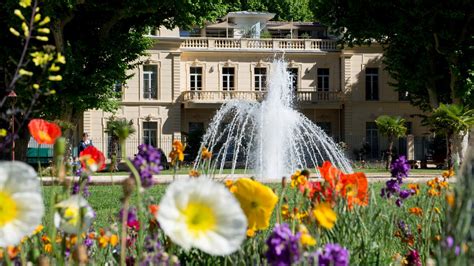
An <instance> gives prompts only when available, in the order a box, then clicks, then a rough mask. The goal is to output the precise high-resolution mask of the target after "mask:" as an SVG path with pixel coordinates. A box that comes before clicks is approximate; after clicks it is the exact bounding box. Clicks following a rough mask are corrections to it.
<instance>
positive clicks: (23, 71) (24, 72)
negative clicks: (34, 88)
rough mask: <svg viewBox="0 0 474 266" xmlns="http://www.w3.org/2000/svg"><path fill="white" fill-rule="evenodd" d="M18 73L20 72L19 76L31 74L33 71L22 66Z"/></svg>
mask: <svg viewBox="0 0 474 266" xmlns="http://www.w3.org/2000/svg"><path fill="white" fill-rule="evenodd" d="M18 74H20V76H30V77H31V76H33V72H31V71H27V70H25V69H23V68H20V71H18Z"/></svg>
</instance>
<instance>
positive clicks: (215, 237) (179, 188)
mask: <svg viewBox="0 0 474 266" xmlns="http://www.w3.org/2000/svg"><path fill="white" fill-rule="evenodd" d="M156 218H157V220H158V222H159V223H160V226H161V228H162V229H163V231H164V232H165V234H166V235H167V236H169V238H170V239H171V240H172V241H173V242H174V243H176V244H178V245H180V246H181V247H182V248H183V249H185V250H189V249H190V248H191V247H195V248H198V249H200V250H202V251H204V252H206V253H208V254H211V255H228V254H231V253H232V252H234V251H236V250H237V249H238V248H239V247H240V244H242V241H243V240H244V239H245V238H246V231H247V218H246V217H245V214H244V212H243V211H242V209H241V208H240V204H239V202H238V201H237V200H236V199H235V197H234V196H233V195H232V194H231V193H230V192H229V190H227V189H226V188H225V186H224V185H223V184H220V183H216V182H213V181H212V180H210V179H207V178H198V179H187V180H178V181H175V182H173V183H171V184H170V185H169V186H168V188H167V190H166V193H165V195H164V196H163V198H162V200H161V202H160V211H159V212H158V215H157V217H156Z"/></svg>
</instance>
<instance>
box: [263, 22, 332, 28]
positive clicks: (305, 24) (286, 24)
mask: <svg viewBox="0 0 474 266" xmlns="http://www.w3.org/2000/svg"><path fill="white" fill-rule="evenodd" d="M309 27H323V25H321V24H320V23H319V22H299V21H298V22H288V21H268V22H267V28H268V29H298V28H309Z"/></svg>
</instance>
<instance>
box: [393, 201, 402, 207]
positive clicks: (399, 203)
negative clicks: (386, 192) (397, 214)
mask: <svg viewBox="0 0 474 266" xmlns="http://www.w3.org/2000/svg"><path fill="white" fill-rule="evenodd" d="M395 205H397V207H402V206H403V201H402V200H401V199H397V200H396V201H395Z"/></svg>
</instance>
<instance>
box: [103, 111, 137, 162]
mask: <svg viewBox="0 0 474 266" xmlns="http://www.w3.org/2000/svg"><path fill="white" fill-rule="evenodd" d="M105 132H106V133H109V134H110V137H111V141H110V153H111V156H112V160H111V164H110V169H111V170H112V171H115V170H117V164H118V162H119V159H118V158H117V156H118V152H119V144H120V147H121V148H122V149H121V150H122V156H121V157H120V158H122V157H124V156H125V140H126V139H127V138H128V136H129V135H131V134H133V133H135V128H134V127H133V122H132V120H130V121H127V120H126V119H125V118H116V117H115V116H112V117H110V119H109V121H107V128H106V129H105Z"/></svg>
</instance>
